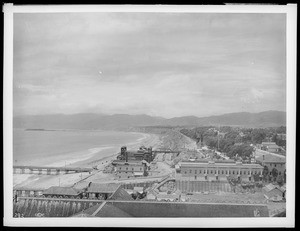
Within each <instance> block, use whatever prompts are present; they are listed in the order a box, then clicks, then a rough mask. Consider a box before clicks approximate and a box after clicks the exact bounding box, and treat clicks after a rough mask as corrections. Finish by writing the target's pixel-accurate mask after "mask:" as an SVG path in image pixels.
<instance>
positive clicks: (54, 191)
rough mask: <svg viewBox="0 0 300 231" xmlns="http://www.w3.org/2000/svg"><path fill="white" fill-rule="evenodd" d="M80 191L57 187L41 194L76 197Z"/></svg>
mask: <svg viewBox="0 0 300 231" xmlns="http://www.w3.org/2000/svg"><path fill="white" fill-rule="evenodd" d="M80 192H81V191H79V190H76V189H74V188H72V187H59V186H52V187H50V188H48V189H46V190H45V191H44V192H43V194H46V195H70V196H77V195H78V194H80Z"/></svg>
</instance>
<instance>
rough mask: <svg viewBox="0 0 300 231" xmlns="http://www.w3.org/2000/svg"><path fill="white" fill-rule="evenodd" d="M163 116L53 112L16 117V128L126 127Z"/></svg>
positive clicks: (152, 121) (154, 121)
mask: <svg viewBox="0 0 300 231" xmlns="http://www.w3.org/2000/svg"><path fill="white" fill-rule="evenodd" d="M162 120H164V119H163V118H160V117H151V116H148V115H125V114H115V115H102V114H92V113H84V114H73V115H64V114H51V115H26V116H17V117H14V120H13V124H14V127H15V128H35V129H36V128H43V129H88V130H90V129H91V130H92V129H123V128H124V129H126V128H128V127H134V126H152V125H157V124H159V123H160V122H161V121H162Z"/></svg>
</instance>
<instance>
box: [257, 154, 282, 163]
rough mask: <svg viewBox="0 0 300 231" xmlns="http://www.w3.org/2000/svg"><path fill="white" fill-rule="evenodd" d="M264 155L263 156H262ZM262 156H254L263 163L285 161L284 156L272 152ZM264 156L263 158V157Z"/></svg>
mask: <svg viewBox="0 0 300 231" xmlns="http://www.w3.org/2000/svg"><path fill="white" fill-rule="evenodd" d="M263 156H264V157H263ZM263 156H256V157H255V159H256V160H258V161H260V162H264V163H285V162H286V161H285V156H282V157H281V156H278V155H277V156H276V155H272V154H264V155H263ZM263 158H265V159H263Z"/></svg>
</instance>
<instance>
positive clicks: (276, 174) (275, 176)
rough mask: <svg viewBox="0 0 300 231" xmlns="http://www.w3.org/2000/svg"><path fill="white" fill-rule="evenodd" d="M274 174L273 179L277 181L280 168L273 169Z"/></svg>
mask: <svg viewBox="0 0 300 231" xmlns="http://www.w3.org/2000/svg"><path fill="white" fill-rule="evenodd" d="M272 176H273V181H276V178H277V176H278V170H277V169H276V168H273V169H272Z"/></svg>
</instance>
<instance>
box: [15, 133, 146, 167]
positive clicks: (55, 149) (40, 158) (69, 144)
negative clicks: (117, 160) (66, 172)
mask: <svg viewBox="0 0 300 231" xmlns="http://www.w3.org/2000/svg"><path fill="white" fill-rule="evenodd" d="M146 137H147V135H145V134H142V133H131V132H130V133H129V132H118V131H78V130H74V131H37V130H36V131H28V130H27V131H26V130H24V129H14V130H13V164H14V165H38V166H64V165H66V166H67V165H70V164H74V163H76V162H80V161H81V162H82V161H87V160H89V161H90V160H95V159H101V158H104V157H107V156H111V155H115V154H116V153H118V152H119V151H120V148H121V146H123V145H126V146H130V145H133V144H136V143H139V142H140V141H141V140H143V139H145V138H146Z"/></svg>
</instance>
